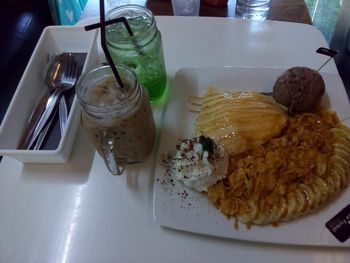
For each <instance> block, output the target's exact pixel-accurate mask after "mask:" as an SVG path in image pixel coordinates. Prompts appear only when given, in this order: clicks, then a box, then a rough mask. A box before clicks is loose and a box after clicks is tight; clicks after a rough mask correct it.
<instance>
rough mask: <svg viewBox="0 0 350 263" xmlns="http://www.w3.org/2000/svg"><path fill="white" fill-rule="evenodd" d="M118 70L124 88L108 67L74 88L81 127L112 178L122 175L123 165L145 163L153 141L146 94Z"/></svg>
mask: <svg viewBox="0 0 350 263" xmlns="http://www.w3.org/2000/svg"><path fill="white" fill-rule="evenodd" d="M117 70H118V72H119V74H120V77H121V79H122V82H123V84H124V89H122V88H121V87H120V86H119V85H118V82H117V81H116V80H115V77H114V75H113V72H112V70H111V68H110V66H109V65H107V64H101V65H97V66H96V67H94V68H92V69H91V70H90V71H88V72H87V73H85V74H83V75H82V76H81V77H80V78H79V80H78V83H77V85H76V95H77V98H78V101H79V103H80V106H81V108H82V116H81V123H82V126H83V128H84V130H85V132H86V133H87V135H88V137H89V139H90V140H91V141H92V143H93V145H94V146H95V148H96V150H97V151H98V153H99V154H100V155H101V156H102V158H103V159H104V161H105V163H106V165H107V168H108V169H109V171H110V172H111V173H112V174H115V175H119V174H122V172H123V169H122V168H121V167H122V166H123V165H124V164H131V163H138V162H142V161H144V160H146V158H147V157H148V155H149V154H150V153H151V151H152V148H153V144H154V139H155V125H154V121H153V115H152V110H151V106H150V103H149V99H148V94H147V91H146V90H145V89H144V88H142V86H141V85H140V83H139V81H138V80H137V78H136V75H135V73H134V71H132V70H131V69H130V68H128V67H126V66H123V65H120V66H117Z"/></svg>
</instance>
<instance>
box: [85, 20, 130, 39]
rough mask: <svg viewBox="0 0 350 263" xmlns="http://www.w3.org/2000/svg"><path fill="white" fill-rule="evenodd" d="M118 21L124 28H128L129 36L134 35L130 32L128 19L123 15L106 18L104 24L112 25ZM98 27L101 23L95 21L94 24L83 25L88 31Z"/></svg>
mask: <svg viewBox="0 0 350 263" xmlns="http://www.w3.org/2000/svg"><path fill="white" fill-rule="evenodd" d="M119 22H122V23H123V24H124V26H125V27H126V30H128V33H129V35H130V36H133V35H134V33H133V32H132V30H131V28H130V26H129V23H128V20H126V18H125V17H124V16H122V17H118V18H113V19H110V20H107V21H105V25H106V26H109V25H112V24H114V23H119ZM100 27H101V23H96V24H91V25H87V26H85V27H84V29H85V31H90V30H93V29H97V28H100Z"/></svg>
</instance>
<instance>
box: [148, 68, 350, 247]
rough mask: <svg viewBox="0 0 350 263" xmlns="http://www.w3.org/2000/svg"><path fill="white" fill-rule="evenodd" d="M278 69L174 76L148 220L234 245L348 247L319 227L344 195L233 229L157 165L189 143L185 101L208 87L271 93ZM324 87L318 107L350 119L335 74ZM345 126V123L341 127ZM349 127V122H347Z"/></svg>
mask: <svg viewBox="0 0 350 263" xmlns="http://www.w3.org/2000/svg"><path fill="white" fill-rule="evenodd" d="M284 70H285V69H282V68H235V67H208V68H185V69H181V70H179V71H178V72H177V74H176V76H175V85H174V89H173V92H172V95H171V97H170V101H169V104H168V106H167V109H166V112H165V116H164V124H163V131H162V135H161V138H160V146H159V149H158V153H157V162H156V168H155V171H156V174H155V183H154V217H155V220H156V221H157V223H158V224H159V225H161V226H165V227H170V228H174V229H179V230H185V231H190V232H195V233H200V234H207V235H213V236H220V237H225V238H233V239H240V240H250V241H259V242H270V243H280V244H299V245H329V246H350V239H348V240H347V241H346V242H344V243H340V242H339V241H338V240H337V239H336V238H335V237H334V236H333V235H332V234H331V233H330V232H329V230H328V229H327V228H326V226H325V224H326V222H327V221H328V220H330V219H331V218H332V217H333V216H334V215H335V214H337V213H338V212H339V211H340V210H341V209H343V208H344V207H345V206H347V205H348V203H349V201H348V200H350V189H346V190H345V191H343V192H342V193H341V194H340V195H339V196H337V198H336V199H335V200H332V201H331V202H330V203H329V205H326V206H325V207H323V208H321V209H320V210H318V211H317V212H315V213H313V214H311V215H307V216H304V217H302V218H299V219H296V220H293V221H290V222H287V223H283V224H281V225H280V226H279V227H273V226H263V227H259V226H253V227H252V228H251V229H250V230H248V229H247V228H246V227H245V226H244V225H243V224H239V228H238V229H237V230H235V229H234V221H233V220H228V219H227V218H226V217H225V216H224V215H223V214H221V212H219V211H218V210H217V209H216V208H215V207H214V206H213V205H211V204H210V203H209V201H208V200H207V198H206V197H205V196H204V195H202V194H199V193H197V192H195V191H193V190H191V189H190V188H187V187H185V186H184V185H182V184H181V183H179V182H176V181H170V177H169V176H167V175H166V170H165V168H164V166H163V165H162V159H163V155H166V154H167V153H168V152H170V151H174V149H175V145H176V144H177V142H178V139H180V138H189V137H193V135H194V134H193V131H194V124H195V118H196V115H195V114H194V113H191V112H190V111H189V104H188V102H187V99H188V96H190V95H191V96H201V95H202V94H203V91H204V90H205V89H206V88H207V87H208V86H209V85H214V86H216V87H219V88H221V89H223V90H258V91H264V92H268V91H271V89H272V87H273V84H274V82H275V80H276V78H277V77H278V76H279V75H280V74H281V73H282V72H283V71H284ZM322 75H323V78H324V80H325V84H326V95H325V96H324V99H323V102H322V103H323V104H324V105H325V106H326V107H329V108H331V109H333V110H335V111H336V112H337V113H338V116H339V118H340V119H346V118H348V117H350V107H349V101H348V98H347V95H346V92H345V89H344V86H343V83H342V81H341V79H340V77H339V75H337V74H329V73H327V74H322ZM345 122H346V121H345ZM347 124H348V125H349V122H347Z"/></svg>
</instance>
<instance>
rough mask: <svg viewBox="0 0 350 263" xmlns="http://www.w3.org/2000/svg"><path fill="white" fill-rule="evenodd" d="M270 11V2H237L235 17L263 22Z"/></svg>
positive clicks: (241, 0)
mask: <svg viewBox="0 0 350 263" xmlns="http://www.w3.org/2000/svg"><path fill="white" fill-rule="evenodd" d="M269 9H270V0H237V2H236V17H239V18H244V19H253V20H265V19H266V17H267V14H268V11H269Z"/></svg>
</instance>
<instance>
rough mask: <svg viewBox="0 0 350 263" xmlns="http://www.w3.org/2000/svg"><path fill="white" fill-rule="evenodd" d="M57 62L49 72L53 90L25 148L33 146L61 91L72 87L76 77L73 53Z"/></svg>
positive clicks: (76, 71)
mask: <svg viewBox="0 0 350 263" xmlns="http://www.w3.org/2000/svg"><path fill="white" fill-rule="evenodd" d="M57 63H58V64H59V65H58V66H57V67H55V69H56V71H52V72H51V77H50V81H49V83H50V84H51V85H50V86H52V87H54V89H55V90H54V92H53V93H52V94H51V96H50V97H49V99H48V103H47V105H46V108H45V111H44V113H43V115H42V116H41V118H40V120H39V122H38V124H37V126H36V127H35V129H34V132H33V136H32V137H31V140H30V142H29V144H28V147H27V149H30V148H31V147H32V146H33V143H34V142H35V140H36V139H37V137H38V136H39V134H40V132H41V131H42V129H43V128H44V126H45V124H46V122H47V121H48V120H49V118H50V116H51V114H52V112H53V110H54V108H55V107H56V105H57V101H58V100H59V99H60V98H61V95H62V93H63V92H65V91H67V90H69V89H71V88H73V87H74V85H75V82H76V81H77V79H78V76H79V67H78V63H77V60H76V59H75V57H74V55H73V54H71V53H67V54H65V55H64V56H62V57H61V58H60V59H59V60H58V61H57Z"/></svg>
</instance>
